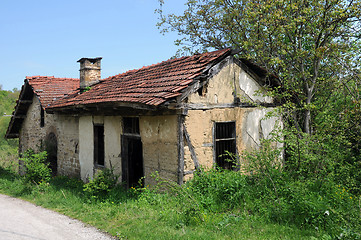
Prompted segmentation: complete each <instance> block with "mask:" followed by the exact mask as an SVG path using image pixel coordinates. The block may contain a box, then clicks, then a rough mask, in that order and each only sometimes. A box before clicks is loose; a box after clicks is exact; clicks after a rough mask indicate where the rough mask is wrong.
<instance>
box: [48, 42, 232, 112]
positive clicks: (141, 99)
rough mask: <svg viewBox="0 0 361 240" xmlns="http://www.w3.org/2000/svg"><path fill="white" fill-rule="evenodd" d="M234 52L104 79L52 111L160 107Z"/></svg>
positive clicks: (198, 56)
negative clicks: (107, 106)
mask: <svg viewBox="0 0 361 240" xmlns="http://www.w3.org/2000/svg"><path fill="white" fill-rule="evenodd" d="M230 53H231V49H229V48H228V49H223V50H218V51H214V52H209V53H203V54H196V55H193V56H189V57H181V58H176V59H170V60H167V61H164V62H161V63H158V64H154V65H151V66H146V67H143V68H140V69H137V70H131V71H128V72H125V73H123V74H119V75H115V76H112V77H109V78H106V79H103V80H101V81H100V82H99V83H98V84H96V85H94V86H92V88H91V89H90V90H89V91H87V92H84V93H80V92H77V93H73V94H71V95H69V96H68V97H65V98H63V99H61V100H59V101H56V102H54V103H53V104H52V105H51V106H50V107H49V108H50V109H53V110H55V109H56V108H63V107H70V106H75V105H87V104H96V103H109V102H125V103H136V104H144V105H148V106H159V105H160V104H162V103H164V102H166V101H168V100H169V99H171V98H174V97H177V96H180V95H181V94H182V90H184V89H185V88H187V87H188V86H189V85H190V84H191V83H192V82H193V81H194V79H195V78H197V77H199V76H200V75H202V73H204V72H205V71H206V70H208V69H209V68H210V67H212V66H213V65H214V64H215V63H218V62H219V61H221V60H223V59H224V58H225V57H227V56H229V55H230Z"/></svg>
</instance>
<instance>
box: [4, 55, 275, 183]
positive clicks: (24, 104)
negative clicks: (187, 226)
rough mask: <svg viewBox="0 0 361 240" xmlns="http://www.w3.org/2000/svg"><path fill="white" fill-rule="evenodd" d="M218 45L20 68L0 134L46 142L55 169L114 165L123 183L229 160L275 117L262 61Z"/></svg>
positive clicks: (23, 145)
mask: <svg viewBox="0 0 361 240" xmlns="http://www.w3.org/2000/svg"><path fill="white" fill-rule="evenodd" d="M234 53H235V52H233V51H232V50H231V49H223V50H218V51H214V52H209V53H204V54H196V55H193V56H188V57H181V58H176V59H170V60H167V61H164V62H161V63H158V64H154V65H151V66H147V67H143V68H141V69H137V70H130V71H127V72H125V73H123V74H119V75H116V76H112V77H108V78H105V79H101V70H100V68H101V66H100V62H101V58H82V59H80V60H79V61H78V62H79V63H80V79H70V78H55V77H47V76H33V77H26V79H25V80H24V85H23V86H22V89H21V93H20V96H19V100H18V101H17V105H16V107H15V111H14V113H13V116H12V119H11V121H10V124H9V127H8V130H7V133H6V137H7V138H19V152H20V153H22V152H24V151H26V150H27V149H29V148H32V149H34V150H35V149H46V150H47V151H48V153H49V156H48V158H49V161H50V162H51V168H52V170H53V172H54V173H56V174H58V175H67V176H71V177H80V178H81V179H82V180H84V181H86V180H87V179H90V178H92V177H93V176H94V174H95V173H96V171H98V170H99V169H103V168H109V167H112V168H114V171H115V172H116V173H118V174H119V175H120V176H121V181H123V182H124V183H126V185H127V186H132V185H134V184H137V183H138V181H139V179H141V178H142V177H143V176H145V180H144V181H145V184H151V183H152V179H151V178H149V177H148V176H149V175H150V174H151V173H152V172H155V171H158V173H159V174H160V176H161V177H164V178H166V179H170V180H174V181H177V182H178V183H180V184H181V183H183V182H184V181H186V180H187V179H188V178H189V177H191V176H192V173H193V172H194V170H195V169H197V168H198V167H199V166H203V167H205V168H210V167H213V166H215V165H217V166H219V167H221V168H227V169H234V168H237V165H242V159H239V160H238V161H240V162H238V163H236V164H235V163H232V162H230V161H227V156H225V155H224V153H225V151H228V152H231V153H234V154H239V153H241V152H242V151H243V150H250V149H254V148H257V147H258V146H259V144H260V140H261V139H262V138H268V137H269V135H270V133H271V131H272V130H273V129H274V127H275V126H276V125H277V124H279V123H278V120H279V119H278V118H276V117H271V118H265V116H266V114H267V112H268V111H269V110H270V109H272V108H273V107H274V106H275V103H274V100H273V99H272V98H271V97H268V96H264V95H262V94H261V93H262V92H264V91H266V90H265V89H266V88H265V86H267V87H272V86H277V85H278V83H277V79H276V78H268V77H267V74H266V72H265V70H264V69H262V68H260V67H258V66H256V65H254V64H252V63H251V62H249V61H247V60H244V59H241V60H239V59H236V58H235V57H233V55H234Z"/></svg>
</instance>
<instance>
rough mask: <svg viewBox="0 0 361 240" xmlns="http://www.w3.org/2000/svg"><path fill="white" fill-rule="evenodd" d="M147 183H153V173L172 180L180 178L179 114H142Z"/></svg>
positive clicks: (140, 123)
mask: <svg viewBox="0 0 361 240" xmlns="http://www.w3.org/2000/svg"><path fill="white" fill-rule="evenodd" d="M139 127H140V135H141V139H142V144H143V161H144V173H145V176H146V179H145V183H146V184H152V183H153V182H154V179H152V178H151V177H150V175H151V174H152V173H154V172H155V171H158V172H159V174H160V176H161V177H163V178H166V179H169V180H172V181H177V179H178V131H177V129H178V116H177V115H166V116H141V117H140V119H139Z"/></svg>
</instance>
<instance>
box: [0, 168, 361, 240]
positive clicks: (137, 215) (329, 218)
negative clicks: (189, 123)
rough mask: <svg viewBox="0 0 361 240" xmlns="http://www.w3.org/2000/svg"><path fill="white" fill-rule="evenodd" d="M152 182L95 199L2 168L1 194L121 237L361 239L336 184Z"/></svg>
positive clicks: (355, 213) (205, 178)
mask: <svg viewBox="0 0 361 240" xmlns="http://www.w3.org/2000/svg"><path fill="white" fill-rule="evenodd" d="M158 180H159V185H157V186H153V187H149V186H145V187H143V188H131V189H129V190H124V188H122V187H121V186H119V185H117V186H115V187H113V188H111V189H110V190H109V191H107V192H106V193H104V194H105V195H104V196H103V197H101V198H94V197H91V196H89V192H86V191H85V189H86V186H85V185H84V184H83V183H82V182H81V181H79V180H77V179H70V178H67V177H55V178H52V179H51V181H50V183H49V184H45V185H44V184H39V185H37V184H33V183H30V182H27V181H25V178H23V177H21V176H19V175H17V174H16V173H14V172H12V171H10V170H8V169H4V168H0V193H5V194H8V195H11V196H15V197H20V198H23V199H26V200H29V201H31V202H34V203H36V204H38V205H41V206H43V207H47V208H50V209H53V210H55V211H58V212H60V213H63V214H66V215H68V216H70V217H73V218H77V219H80V220H82V221H84V222H86V223H89V224H91V225H94V226H96V227H98V228H100V229H102V230H104V231H106V232H109V233H110V234H112V235H114V236H117V237H118V238H119V239H292V238H294V239H311V238H314V239H332V238H337V237H340V236H343V238H342V239H358V238H359V236H360V235H359V234H358V233H359V230H360V215H359V214H360V212H359V209H358V204H357V201H358V199H357V197H356V196H353V195H352V194H350V193H348V192H347V190H346V189H345V190H343V188H342V187H341V186H330V185H329V184H325V185H324V184H321V183H310V182H305V183H296V182H287V181H286V180H287V179H285V176H284V175H282V174H280V175H279V179H276V177H274V182H275V184H276V187H277V194H276V193H275V189H274V185H273V184H270V183H269V182H267V181H265V180H264V179H260V178H259V177H258V176H245V175H242V174H240V173H237V172H230V171H218V170H210V171H203V172H202V174H196V175H195V177H194V179H193V180H191V181H189V182H188V183H186V184H184V185H182V186H178V185H176V184H174V183H172V182H168V181H162V180H161V179H158ZM321 185H322V186H323V187H322V186H321ZM165 188H166V189H167V190H166V191H164V189H165ZM351 198H352V199H351ZM326 212H327V213H326ZM345 237H347V238H345Z"/></svg>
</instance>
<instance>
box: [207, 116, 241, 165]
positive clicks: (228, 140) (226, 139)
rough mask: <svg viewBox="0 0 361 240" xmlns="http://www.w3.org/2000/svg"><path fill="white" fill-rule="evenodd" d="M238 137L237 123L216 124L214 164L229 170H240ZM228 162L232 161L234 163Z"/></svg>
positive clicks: (214, 130) (214, 128)
mask: <svg viewBox="0 0 361 240" xmlns="http://www.w3.org/2000/svg"><path fill="white" fill-rule="evenodd" d="M222 126H223V128H222ZM236 136H237V135H236V122H235V121H227V122H215V123H214V127H213V142H214V144H213V146H214V162H215V165H216V166H217V167H219V168H222V169H229V170H237V169H238V165H239V164H238V162H237V158H236V156H237V143H236ZM225 151H228V152H229V153H231V154H232V156H227V154H226V152H225ZM228 160H232V161H233V162H232V161H228Z"/></svg>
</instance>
